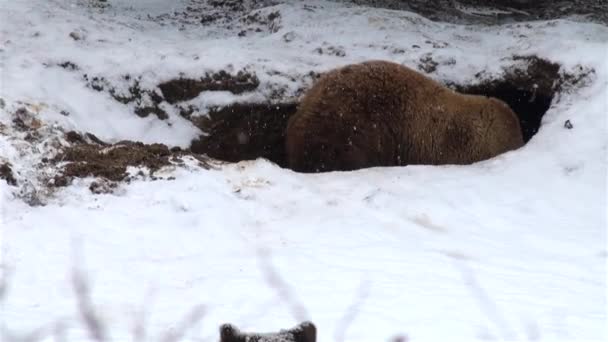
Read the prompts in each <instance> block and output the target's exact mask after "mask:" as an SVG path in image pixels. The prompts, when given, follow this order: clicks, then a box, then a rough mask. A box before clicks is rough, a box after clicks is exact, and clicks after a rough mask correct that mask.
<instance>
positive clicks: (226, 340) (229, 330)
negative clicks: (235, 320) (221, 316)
mask: <svg viewBox="0 0 608 342" xmlns="http://www.w3.org/2000/svg"><path fill="white" fill-rule="evenodd" d="M220 342H245V339H244V338H243V335H242V334H241V332H240V331H239V329H237V327H235V326H234V325H232V324H222V326H220Z"/></svg>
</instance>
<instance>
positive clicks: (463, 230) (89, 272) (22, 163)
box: [0, 0, 608, 342]
mask: <svg viewBox="0 0 608 342" xmlns="http://www.w3.org/2000/svg"><path fill="white" fill-rule="evenodd" d="M92 3H93V2H88V1H84V0H81V1H57V0H55V1H52V0H14V1H3V2H2V3H1V4H0V98H1V99H2V103H0V105H1V106H0V158H1V159H2V160H0V161H8V162H10V163H11V164H12V166H13V170H14V171H15V174H16V177H17V179H18V181H19V183H20V184H24V183H27V182H28V181H29V180H31V179H34V178H35V177H36V172H42V171H40V170H34V169H33V165H34V164H35V163H36V162H37V161H38V160H39V159H40V158H42V157H44V154H45V153H47V152H48V151H47V150H46V149H45V147H44V146H34V147H32V146H28V147H26V146H25V145H24V140H23V139H22V137H20V136H18V135H17V134H16V133H15V134H14V135H13V134H11V130H10V129H9V128H8V127H9V126H10V124H11V122H10V120H11V113H13V112H14V111H15V110H16V109H17V108H18V107H19V106H21V105H23V104H26V105H28V106H29V108H34V109H35V112H36V114H37V115H38V118H39V119H40V120H41V121H42V122H43V124H44V125H47V126H48V127H49V129H48V131H49V132H50V133H49V134H53V129H54V128H57V129H59V128H61V129H63V130H71V129H75V130H78V131H83V132H91V133H94V134H96V135H98V136H99V137H100V138H102V139H104V140H109V141H118V140H121V139H132V140H139V141H144V142H162V143H166V144H169V145H177V146H182V147H187V146H188V145H189V143H190V140H191V139H193V138H195V137H196V136H197V135H198V134H200V132H199V131H198V129H197V128H196V127H194V126H193V125H192V124H191V123H190V122H189V121H187V120H185V119H183V118H182V117H180V116H179V115H178V114H177V113H172V112H171V113H169V114H170V115H169V118H168V119H167V120H164V121H163V120H159V119H158V118H156V117H154V116H149V117H147V118H140V117H138V116H136V115H134V114H133V113H132V108H130V107H129V106H128V105H124V104H122V103H119V102H117V101H115V100H113V99H112V98H111V97H110V96H109V95H108V94H107V93H104V92H97V91H95V90H93V89H91V88H89V87H87V86H86V83H85V82H84V81H83V79H82V74H83V73H86V74H88V75H91V76H93V75H94V76H103V77H104V78H106V79H108V80H111V81H115V82H116V84H120V80H121V77H122V76H123V75H125V74H130V75H137V76H141V82H142V84H144V85H145V86H148V87H154V85H156V84H158V83H159V82H162V81H165V80H168V79H171V78H173V77H177V76H179V75H180V73H182V74H183V75H188V76H192V77H196V76H201V75H203V74H204V73H205V72H206V71H214V70H220V69H225V70H241V69H247V70H252V71H254V72H256V74H257V75H258V77H259V78H260V82H261V86H260V88H259V89H258V90H257V91H256V93H254V94H249V95H232V94H217V93H213V92H204V93H202V94H201V95H200V96H199V97H198V98H197V99H195V100H196V101H197V102H198V103H199V104H205V103H230V102H231V101H238V100H239V99H242V98H243V97H247V96H249V97H250V98H247V99H246V100H255V99H264V98H265V97H266V96H268V95H269V94H270V93H272V91H273V89H275V87H277V86H281V87H282V88H283V89H284V90H285V96H287V97H288V96H296V91H297V89H298V87H306V86H307V83H306V81H302V80H304V79H305V78H303V77H302V76H303V75H306V74H307V73H309V72H310V71H316V72H322V71H325V70H329V69H331V68H333V67H336V66H340V65H344V64H348V63H352V62H358V61H363V60H368V59H387V60H393V61H396V62H399V63H402V64H404V65H408V66H411V67H414V68H415V67H416V65H417V63H418V61H419V60H420V58H421V57H423V56H424V55H425V54H432V55H433V58H434V59H435V60H436V61H438V62H439V65H438V67H437V70H436V72H434V73H433V74H431V77H433V78H436V79H438V80H451V81H457V82H467V81H470V80H472V79H473V78H474V75H475V74H476V73H479V72H484V73H486V74H489V75H493V74H497V73H500V71H501V70H502V68H503V67H504V66H506V65H508V63H512V59H510V57H511V56H513V55H537V56H539V57H542V58H546V59H548V60H550V61H553V62H556V63H559V64H561V65H562V68H563V70H566V71H568V70H574V69H575V68H576V67H578V66H579V65H580V66H583V67H585V68H592V69H594V71H595V72H594V73H593V74H592V75H591V76H590V80H589V81H588V82H586V83H585V84H584V85H583V86H581V87H578V88H575V89H572V90H571V91H568V92H564V93H562V94H559V96H558V97H556V98H555V99H554V101H553V104H552V106H551V108H550V109H549V111H548V112H547V113H546V115H545V116H544V118H543V121H542V125H541V128H540V131H539V132H538V134H537V135H535V136H534V137H533V138H532V140H531V141H530V142H529V143H528V144H527V145H526V146H524V147H523V148H521V149H519V150H517V151H512V152H509V153H506V154H504V155H501V156H499V157H496V158H494V159H492V160H488V161H485V162H480V163H476V164H474V165H469V166H442V167H437V166H407V167H394V168H372V169H366V170H359V171H355V172H333V173H325V174H298V173H295V172H292V171H290V170H286V169H281V168H279V167H278V166H276V165H274V164H272V163H270V162H268V161H264V160H257V161H249V162H241V163H237V164H228V165H223V166H219V167H218V168H217V169H211V170H203V169H200V168H198V167H196V166H194V165H192V166H187V167H179V168H175V169H169V170H166V171H164V172H166V173H168V174H170V175H171V176H173V177H175V179H174V180H158V181H150V180H145V179H144V180H139V181H135V182H132V183H130V184H122V185H120V187H119V189H117V190H116V191H115V192H114V193H113V194H101V195H99V194H92V193H91V192H90V191H89V189H88V188H89V184H90V183H91V181H92V179H83V180H77V181H75V182H74V183H73V184H72V185H70V186H68V187H66V188H63V189H62V190H60V191H58V192H56V193H54V194H52V195H51V197H50V198H49V199H48V202H47V203H46V205H44V206H29V205H28V204H26V203H25V201H23V200H22V198H21V197H20V196H19V191H18V187H15V186H9V185H8V184H7V183H6V182H4V181H1V180H0V209H1V216H0V234H1V235H0V243H1V247H2V264H3V265H4V268H3V270H4V271H3V275H4V278H5V279H7V280H8V281H7V289H6V294H5V296H4V297H3V298H2V299H1V301H2V302H1V305H2V306H1V308H0V329H2V335H1V336H2V337H0V338H9V337H15V336H26V335H27V334H30V333H32V332H35V331H36V330H37V329H40V328H44V329H46V328H47V327H48V328H49V329H50V330H43V332H42V333H40V335H41V336H42V337H41V338H47V337H49V336H52V335H53V334H58V331H59V330H61V331H62V332H63V334H64V335H65V338H66V339H67V340H70V341H72V340H86V339H89V338H91V336H90V335H89V333H88V331H87V329H86V328H85V324H83V323H82V321H81V318H80V316H81V315H80V314H79V309H78V305H77V300H76V294H75V292H74V289H73V281H72V278H73V276H74V274H75V273H78V272H76V271H75V270H81V271H80V273H81V275H82V274H84V275H86V280H87V283H88V284H89V286H90V289H91V293H90V300H91V301H92V303H93V306H94V310H95V312H96V313H97V314H98V315H99V317H100V319H101V321H103V324H104V331H105V333H106V334H107V335H108V336H109V338H111V339H112V340H117V341H118V340H128V339H132V336H133V331H134V327H136V326H138V325H143V326H144V327H145V337H146V338H145V339H146V340H147V339H157V338H158V337H159V336H163V335H164V334H167V333H172V332H173V333H177V332H179V333H182V332H183V334H184V336H183V338H184V339H186V340H196V339H203V340H208V341H215V340H217V339H218V336H217V328H218V326H219V325H220V324H221V323H225V322H231V323H234V324H235V325H237V326H238V327H239V328H241V329H243V330H249V331H260V332H264V331H274V330H279V329H282V328H289V327H291V326H293V325H295V324H297V323H298V322H299V321H301V320H305V319H310V320H312V321H313V322H314V323H315V324H316V326H317V328H318V335H319V338H318V340H319V341H331V340H342V339H344V340H347V341H352V342H354V341H367V342H369V341H386V340H388V339H390V338H391V337H394V336H397V335H407V336H408V337H409V339H410V340H412V341H433V340H434V341H446V340H463V341H464V340H466V341H472V340H484V339H509V340H514V339H518V340H528V339H529V340H534V339H540V340H556V339H557V340H560V339H561V340H606V339H607V338H608V332H607V328H606V325H605V323H606V319H607V311H606V310H607V309H606V308H607V303H606V285H607V284H606V276H607V273H606V261H607V259H606V258H607V255H608V252H607V249H606V225H607V216H606V208H607V203H606V175H607V170H606V168H607V165H608V163H607V160H606V156H607V146H608V144H607V143H608V134H607V133H608V131H607V122H606V117H607V113H608V108H607V107H608V53H607V50H608V45H607V42H608V28H606V27H604V26H601V25H598V24H591V23H580V22H578V23H577V22H570V21H567V20H555V21H543V22H530V23H519V24H510V25H506V26H492V27H485V26H459V25H452V24H444V23H437V22H431V21H428V20H426V19H424V18H423V17H420V16H418V15H416V14H413V13H408V12H399V11H389V10H383V9H372V8H365V7H350V6H347V5H344V4H340V3H332V2H324V1H307V2H299V1H282V2H281V3H280V4H276V5H273V6H269V7H264V8H260V9H253V10H252V11H253V12H260V13H262V14H263V15H268V14H269V13H272V12H278V13H280V18H279V19H277V20H276V21H275V22H274V23H273V24H272V25H270V24H269V26H271V27H265V28H264V29H262V30H261V32H253V33H251V34H247V35H245V36H239V35H237V33H238V32H239V30H240V29H241V28H239V27H238V25H241V23H242V22H241V21H239V18H236V19H232V20H233V22H228V21H226V22H225V23H224V24H221V25H220V24H218V25H208V26H204V25H201V24H200V23H198V22H194V21H193V22H190V21H188V20H183V21H180V20H179V18H178V17H173V16H172V13H175V12H179V11H183V10H184V9H185V8H186V6H189V5H192V3H196V1H185V0H181V1H172V2H171V1H160V0H148V1H135V0H132V1H126V0H120V1H118V0H117V1H110V3H111V7H108V8H105V9H99V8H95V7H92V6H91V4H92ZM163 14H166V15H165V16H163ZM159 18H160V19H159ZM243 25H244V24H243ZM318 48H321V49H322V50H321V51H334V52H335V51H341V53H329V54H328V53H319V50H318ZM65 61H70V62H73V63H75V64H76V65H78V67H79V68H80V69H79V71H78V72H73V71H70V70H66V69H64V68H60V67H57V66H56V65H57V63H62V62H65ZM61 111H67V112H69V114H70V115H67V116H66V115H62V114H61ZM566 120H570V121H571V123H572V124H573V129H570V130H568V129H565V128H564V122H565V121H566ZM3 127H4V128H3ZM32 184H33V185H32V186H37V185H36V183H35V182H34V181H32ZM7 275H8V276H7ZM199 305H202V306H204V310H205V311H204V317H202V319H201V320H200V321H198V322H197V323H196V324H194V326H191V327H188V329H182V328H181V324H182V323H181V322H182V321H183V320H184V317H186V316H187V315H188V313H189V312H191V310H193V308H196V307H197V306H199ZM138 322H139V323H138ZM142 322H143V323H142ZM58 327H59V328H61V329H59V328H58Z"/></svg>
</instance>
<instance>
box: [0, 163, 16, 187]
mask: <svg viewBox="0 0 608 342" xmlns="http://www.w3.org/2000/svg"><path fill="white" fill-rule="evenodd" d="M0 179H4V180H5V181H6V183H7V184H8V185H17V179H15V176H14V175H13V169H12V168H11V164H10V163H8V162H6V163H2V164H0Z"/></svg>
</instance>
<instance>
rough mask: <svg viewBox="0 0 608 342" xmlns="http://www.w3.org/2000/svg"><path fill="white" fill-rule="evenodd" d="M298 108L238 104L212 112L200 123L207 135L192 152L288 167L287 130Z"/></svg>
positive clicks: (294, 106) (200, 139)
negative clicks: (264, 159)
mask: <svg viewBox="0 0 608 342" xmlns="http://www.w3.org/2000/svg"><path fill="white" fill-rule="evenodd" d="M296 109H297V104H295V103H281V104H255V103H237V104H233V105H230V106H228V107H224V108H221V109H213V110H211V111H210V112H209V117H208V118H203V119H202V120H201V121H200V122H199V123H198V124H197V126H199V128H200V129H201V130H202V131H203V132H205V133H206V135H202V136H200V137H199V138H198V139H196V140H194V141H193V142H192V145H191V146H190V149H191V151H192V152H194V153H204V154H207V155H208V156H209V157H212V158H215V159H219V160H223V161H228V162H238V161H241V160H254V159H257V158H260V157H261V158H266V159H268V160H270V161H272V162H274V163H276V164H278V165H279V166H281V167H285V166H286V158H285V147H284V144H285V127H286V126H287V120H289V117H290V116H291V115H293V114H294V113H295V112H296Z"/></svg>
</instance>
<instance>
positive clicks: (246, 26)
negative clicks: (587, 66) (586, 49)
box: [90, 0, 608, 36]
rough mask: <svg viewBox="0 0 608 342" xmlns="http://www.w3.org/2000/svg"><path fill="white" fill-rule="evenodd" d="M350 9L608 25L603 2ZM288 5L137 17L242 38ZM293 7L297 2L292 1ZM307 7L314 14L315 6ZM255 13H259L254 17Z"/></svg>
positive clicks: (247, 2) (374, 1) (271, 26)
mask: <svg viewBox="0 0 608 342" xmlns="http://www.w3.org/2000/svg"><path fill="white" fill-rule="evenodd" d="M334 1H335V2H342V3H347V4H350V5H352V6H366V7H377V8H387V9H393V10H402V11H409V12H414V13H417V14H420V15H422V16H424V17H426V18H428V19H430V20H433V21H440V22H449V23H457V24H483V25H499V24H506V23H513V22H522V21H534V20H553V19H564V18H568V19H571V20H576V21H591V22H596V23H601V24H604V25H608V1H605V0H334ZM90 3H91V7H92V10H98V11H100V12H104V11H106V12H107V11H110V10H112V6H111V1H108V2H105V3H103V4H102V5H99V4H95V1H93V2H90ZM283 3H286V1H285V0H190V1H189V3H188V5H187V6H186V7H185V8H183V9H180V10H178V11H169V10H168V11H167V13H164V14H161V15H155V16H151V15H149V14H146V13H144V14H141V15H139V18H140V19H145V20H151V21H155V22H157V23H159V24H161V25H174V26H175V25H177V26H178V27H180V28H182V29H185V27H186V26H192V25H202V26H215V27H221V28H227V29H233V30H234V31H235V33H237V34H238V35H241V36H244V35H248V34H250V33H255V32H264V33H272V32H276V30H277V29H278V28H279V27H280V13H277V14H278V16H277V14H272V13H266V11H264V10H263V9H264V8H267V7H271V6H275V5H278V4H283ZM289 3H293V2H289ZM302 3H303V5H304V6H305V8H306V9H309V10H310V11H313V12H314V11H315V10H317V9H316V6H308V5H306V4H305V2H302ZM256 13H257V15H256Z"/></svg>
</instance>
